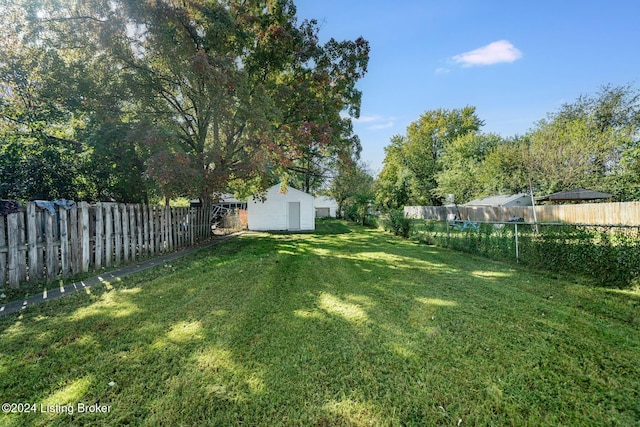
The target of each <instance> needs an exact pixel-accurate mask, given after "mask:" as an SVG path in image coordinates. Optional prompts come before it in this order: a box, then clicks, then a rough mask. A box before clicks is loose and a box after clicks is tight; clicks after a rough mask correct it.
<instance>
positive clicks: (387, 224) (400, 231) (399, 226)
mask: <svg viewBox="0 0 640 427" xmlns="http://www.w3.org/2000/svg"><path fill="white" fill-rule="evenodd" d="M382 227H383V228H384V229H385V230H386V231H390V232H392V233H393V234H395V235H396V236H401V237H405V238H406V237H409V235H410V234H411V220H410V219H409V218H407V217H406V216H404V212H402V211H400V210H393V211H389V212H388V213H387V215H386V216H385V217H384V219H383V220H382Z"/></svg>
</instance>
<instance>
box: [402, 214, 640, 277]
mask: <svg viewBox="0 0 640 427" xmlns="http://www.w3.org/2000/svg"><path fill="white" fill-rule="evenodd" d="M514 231H515V226H514V224H504V225H503V226H495V225H493V224H480V227H479V229H478V230H474V229H472V228H469V229H465V230H458V229H456V228H453V227H449V228H448V229H447V227H446V224H445V223H441V222H440V223H437V222H435V221H420V222H415V223H414V230H413V233H412V236H413V237H414V238H417V239H419V240H422V241H425V242H427V243H430V244H435V245H438V246H443V247H448V248H452V249H455V250H459V251H465V252H470V253H474V254H479V255H483V256H487V257H490V258H493V259H501V260H511V261H515V260H516V242H515V240H516V239H515V233H514ZM518 254H519V259H518V261H519V262H520V263H521V264H524V265H528V266H531V267H534V268H540V269H545V270H549V271H554V272H565V273H575V274H579V275H585V276H588V277H592V278H594V279H595V280H596V282H597V283H598V284H600V285H606V286H615V287H630V286H636V285H640V227H627V228H623V227H613V226H576V225H561V226H558V225H553V226H552V225H538V226H537V227H534V226H531V225H524V224H519V225H518Z"/></svg>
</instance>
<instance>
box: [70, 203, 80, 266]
mask: <svg viewBox="0 0 640 427" xmlns="http://www.w3.org/2000/svg"><path fill="white" fill-rule="evenodd" d="M69 228H70V230H71V233H70V234H71V236H70V238H71V241H70V242H69V246H70V247H71V271H72V272H73V273H79V272H80V271H81V270H82V268H81V266H80V255H79V253H78V251H79V249H80V248H79V247H80V244H79V241H78V207H77V206H76V205H74V206H72V207H71V209H69Z"/></svg>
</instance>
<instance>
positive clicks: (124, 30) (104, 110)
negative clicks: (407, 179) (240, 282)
mask: <svg viewBox="0 0 640 427" xmlns="http://www.w3.org/2000/svg"><path fill="white" fill-rule="evenodd" d="M2 3H3V5H2V6H4V11H3V12H2V13H3V15H2V20H3V23H6V27H4V28H5V29H4V30H3V31H4V32H6V33H7V34H3V35H7V38H6V39H5V41H3V42H2V44H1V45H0V48H1V50H2V54H3V56H2V57H3V58H6V59H5V60H2V61H1V62H0V72H1V73H2V74H1V77H2V81H1V84H2V89H3V92H2V95H3V97H2V104H1V105H0V120H2V131H3V139H2V153H4V152H6V151H7V150H8V148H7V147H8V146H9V142H10V141H16V138H18V139H20V138H31V139H32V140H33V139H34V138H35V140H38V141H45V140H46V141H49V142H51V141H52V138H55V141H56V142H57V143H58V145H60V144H63V145H64V144H65V143H66V144H67V145H65V146H64V149H70V148H69V147H71V148H72V149H73V150H76V152H77V153H78V154H80V157H78V158H77V159H72V160H76V161H78V162H80V165H75V169H76V170H77V173H76V174H75V178H74V179H73V180H71V181H72V182H76V181H77V182H76V187H77V188H76V189H75V190H74V191H75V195H76V197H77V196H83V195H84V196H87V197H89V198H104V197H111V198H116V199H118V200H125V201H126V199H132V200H136V199H137V200H140V199H144V198H146V197H147V192H148V191H150V190H151V189H152V188H156V189H157V190H158V191H159V192H160V193H161V194H162V195H163V196H165V197H171V196H174V195H178V194H180V195H192V196H199V197H201V198H203V199H208V198H209V197H210V196H211V195H212V194H213V193H215V192H222V191H225V190H227V189H228V188H229V187H230V186H231V187H233V186H234V183H237V182H239V181H241V182H242V185H246V183H251V186H252V189H251V191H259V190H261V189H263V188H265V187H266V186H267V184H269V180H270V179H272V178H273V176H274V175H284V174H286V173H287V172H288V173H289V174H291V175H296V174H301V175H302V176H303V177H306V178H305V179H304V181H305V182H306V183H307V184H308V185H307V190H310V189H311V187H312V186H313V185H314V184H313V183H312V182H311V181H312V178H316V179H318V178H320V179H324V172H323V171H322V165H325V164H329V163H331V162H339V161H349V159H351V158H352V157H354V155H355V156H357V154H358V153H359V152H360V149H361V147H360V142H359V140H358V139H357V137H356V136H355V135H353V130H352V126H351V118H352V117H358V115H359V108H360V99H361V93H360V91H359V90H358V89H357V88H356V83H357V81H358V80H359V79H360V78H362V77H363V76H364V74H365V73H366V70H367V62H368V54H369V44H368V42H367V41H366V40H364V39H362V38H359V39H357V40H355V41H337V40H335V39H330V40H329V41H328V42H327V43H325V44H321V43H320V42H319V39H318V32H319V27H318V25H317V23H316V22H315V21H313V20H312V21H304V22H302V23H298V22H297V18H296V9H295V6H294V4H293V2H292V1H291V0H217V1H205V0H193V1H188V2H176V1H172V0H160V1H152V0H142V1H140V0H111V1H108V2H107V1H103V0H88V1H86V2H80V3H78V2H71V1H64V0H41V1H26V0H24V1H18V0H14V1H8V0H3V2H2ZM25 141H26V140H25ZM17 144H18V145H17V149H14V151H15V152H17V153H19V154H17V155H21V156H22V158H23V159H26V160H25V161H28V159H29V157H28V155H27V151H26V149H25V150H23V151H22V152H21V150H22V149H23V148H25V147H26V142H25V143H23V142H18V143H17ZM14 145H15V144H14ZM16 150H17V151H16ZM61 150H62V148H61V149H60V150H58V152H59V153H60V156H59V157H60V158H64V156H63V155H62V154H64V153H63V151H61ZM14 154H15V153H14ZM2 156H3V157H1V158H0V173H5V172H4V169H5V166H6V164H7V162H6V161H5V157H4V154H2ZM76 157H77V156H76ZM8 158H9V157H7V159H8ZM78 159H81V160H78ZM10 172H11V171H7V173H10ZM83 182H84V184H85V187H86V188H85V187H83V188H80V187H82V185H80V184H82V183H83ZM60 185H61V186H62V187H64V185H62V183H61V184H60ZM65 185H66V184H65ZM236 185H241V184H236ZM74 191H69V192H68V196H73V194H72V193H74ZM21 196H22V197H31V196H32V195H31V194H30V193H29V191H26V192H23V194H22V195H21Z"/></svg>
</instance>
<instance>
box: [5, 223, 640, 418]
mask: <svg viewBox="0 0 640 427" xmlns="http://www.w3.org/2000/svg"><path fill="white" fill-rule="evenodd" d="M338 224H339V226H336V227H335V229H337V230H341V232H339V233H328V232H324V231H322V230H320V231H319V232H318V233H315V234H313V235H305V234H255V235H246V236H242V237H241V238H240V239H238V240H236V241H232V242H229V243H227V244H225V245H223V246H220V247H216V248H213V249H208V250H203V251H201V252H200V253H198V254H195V255H192V256H189V257H188V258H187V259H185V260H183V261H179V262H176V263H175V264H174V265H168V266H166V267H160V268H157V269H154V270H152V271H149V272H146V273H143V274H140V275H136V276H134V277H131V278H127V279H125V280H123V281H122V282H119V283H115V284H112V286H113V287H114V288H115V289H109V288H108V287H107V288H105V289H103V290H102V291H98V290H96V292H94V294H93V295H92V296H87V295H77V296H72V297H69V298H68V299H66V300H64V301H56V302H54V303H52V304H49V305H47V306H41V307H33V308H32V309H31V310H30V311H28V312H26V313H23V314H22V315H21V316H20V317H19V318H14V319H13V320H12V321H8V320H7V319H2V320H0V328H1V330H2V332H1V336H0V348H1V352H2V358H1V360H2V361H1V362H0V389H2V390H4V396H3V397H5V400H8V401H11V400H16V401H18V400H22V399H25V400H26V401H34V402H46V403H47V404H49V403H50V404H56V403H57V404H60V405H62V404H67V403H78V402H84V403H94V402H99V403H101V404H105V405H111V412H110V413H109V414H107V415H105V414H78V413H75V414H73V415H71V414H56V413H49V414H24V415H22V416H18V415H17V414H16V415H15V416H14V415H13V414H12V415H9V416H8V417H7V418H6V421H4V425H21V424H27V425H30V424H31V425H49V424H53V425H55V424H56V423H57V424H59V425H67V424H87V423H98V424H110V425H121V424H127V423H129V424H147V425H161V424H164V425H181V424H182V425H185V424H186V425H197V424H202V425H230V424H245V425H292V424H294V425H327V426H328V425H370V424H379V425H393V424H396V425H425V424H428V425H438V424H442V425H451V424H455V423H457V422H458V420H459V419H463V420H464V422H465V423H466V424H470V425H472V424H474V423H475V424H519V423H524V424H526V423H527V422H529V423H534V422H535V421H538V423H542V424H545V423H546V424H562V423H571V422H577V423H580V422H584V421H585V419H586V418H587V417H591V420H592V421H593V420H598V419H600V418H598V415H600V416H601V417H603V418H602V419H604V417H605V415H607V414H604V413H600V414H599V413H598V412H597V411H598V409H597V408H598V405H597V404H596V403H597V401H598V399H602V398H603V394H602V390H601V389H602V388H604V398H605V400H606V401H607V405H609V409H610V410H611V411H612V412H611V413H609V414H608V415H610V416H619V417H620V418H619V420H622V421H625V420H632V419H633V417H634V416H638V415H639V414H638V412H637V410H636V412H634V406H633V401H634V397H633V396H634V392H635V393H637V387H635V388H634V386H632V384H633V380H632V379H628V378H627V377H626V375H628V374H629V373H631V372H637V370H638V368H637V364H634V363H633V360H634V359H633V357H632V355H633V354H637V353H634V351H637V346H638V343H637V341H633V342H630V341H628V340H627V341H625V339H626V338H625V337H624V334H628V333H630V332H631V329H630V328H628V327H627V328H624V327H621V328H619V329H616V328H609V329H607V334H608V335H609V342H610V343H615V344H616V346H617V352H618V353H616V354H612V353H610V354H608V357H599V356H600V355H598V354H591V353H590V352H589V350H590V348H591V347H590V346H591V345H592V342H591V341H590V339H591V338H581V337H579V336H578V337H575V336H571V338H570V339H569V340H568V341H567V340H566V339H565V338H566V337H567V334H569V331H570V326H569V325H568V322H567V320H568V319H569V318H570V313H568V310H567V309H566V307H564V306H562V305H560V304H558V303H554V302H553V301H549V300H546V299H543V298H534V297H532V294H531V292H529V291H521V290H519V289H517V288H515V287H514V281H517V282H519V281H526V280H535V276H530V275H525V276H524V277H518V274H517V273H518V272H516V271H514V270H511V269H509V268H507V267H504V266H501V265H499V264H490V265H489V266H487V264H486V263H485V262H484V261H483V260H478V259H475V258H469V257H465V256H460V255H456V254H455V253H453V252H451V251H446V250H439V249H435V248H429V247H425V246H423V245H422V246H421V245H418V244H415V243H413V242H410V241H406V240H401V239H395V238H391V237H389V236H387V235H385V234H382V233H379V232H376V231H374V230H368V229H361V228H358V227H351V226H348V225H346V224H342V223H338ZM488 267H490V268H488ZM532 286H533V285H532ZM579 321H580V322H584V321H585V319H582V318H581V319H579ZM589 327H590V328H591V326H589ZM575 357H578V358H581V362H582V365H581V366H582V368H581V369H584V366H592V368H593V371H589V372H587V373H585V371H583V372H582V373H580V372H577V371H575V369H576V368H574V367H573V366H570V365H568V363H567V359H571V358H575ZM625 357H626V362H625ZM598 363H600V364H602V365H600V368H597V367H596V366H598V365H597V364H598ZM620 363H622V365H620ZM554 364H557V366H554ZM585 364H586V365H585ZM605 372H606V375H614V378H615V380H614V381H615V382H616V385H617V386H618V387H622V392H620V394H615V395H611V394H610V390H609V389H607V388H606V386H604V385H603V384H602V382H601V380H602V379H603V378H604V377H605V375H604V374H605ZM616 372H626V374H625V376H622V377H620V376H615V373H616ZM551 374H553V375H551ZM576 375H577V377H576ZM580 375H582V377H580ZM550 378H558V379H557V381H553V380H551V379H550ZM576 378H577V379H578V381H577V382H575V383H572V382H571V381H569V379H576ZM112 382H113V383H114V384H113V385H109V384H111V383H112ZM598 390H600V391H601V392H600V393H599V394H597V393H596V392H598ZM623 392H626V393H627V395H626V397H625V395H624V393H623ZM628 392H632V393H631V394H629V393H628ZM594 393H596V394H595V395H594ZM607 393H609V394H607ZM607 396H608V397H607ZM592 406H593V408H592ZM594 408H595V409H594ZM581 417H582V418H581Z"/></svg>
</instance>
